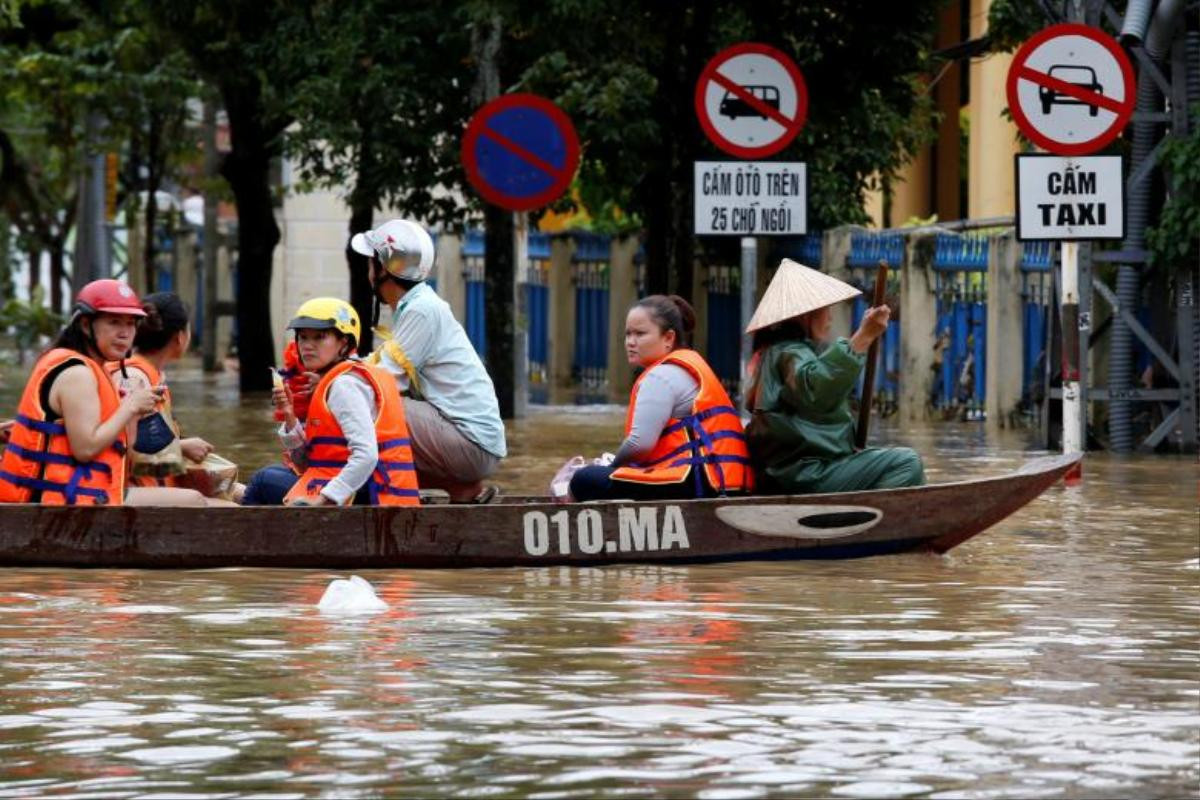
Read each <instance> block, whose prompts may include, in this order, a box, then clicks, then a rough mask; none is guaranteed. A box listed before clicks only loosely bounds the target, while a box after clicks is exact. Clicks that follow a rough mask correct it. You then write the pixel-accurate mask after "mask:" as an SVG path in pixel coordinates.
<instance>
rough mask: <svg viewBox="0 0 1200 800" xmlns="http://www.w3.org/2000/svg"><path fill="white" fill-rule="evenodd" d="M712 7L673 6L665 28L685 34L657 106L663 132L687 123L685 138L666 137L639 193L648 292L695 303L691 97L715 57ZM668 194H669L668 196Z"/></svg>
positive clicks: (696, 147)
mask: <svg viewBox="0 0 1200 800" xmlns="http://www.w3.org/2000/svg"><path fill="white" fill-rule="evenodd" d="M711 6H712V4H711V2H705V1H703V0H702V1H701V2H697V3H695V4H694V5H693V6H692V7H691V8H690V9H689V8H688V7H687V6H670V7H669V8H670V9H671V10H669V11H667V12H666V13H667V14H668V15H669V16H668V18H667V19H664V21H663V24H664V25H666V26H667V27H668V28H669V29H670V30H675V31H679V32H680V34H681V35H680V37H679V39H678V42H677V44H676V45H675V46H674V49H673V50H672V51H671V52H670V53H668V54H666V56H665V57H664V62H663V69H662V71H661V72H660V74H659V81H658V88H657V91H656V92H655V101H654V107H655V108H656V109H657V110H658V119H659V125H660V128H661V129H662V130H663V131H671V130H674V129H675V128H676V127H678V122H677V121H678V120H679V119H688V120H690V124H689V125H688V133H687V135H686V136H684V137H678V136H663V137H662V138H661V140H660V142H661V145H660V147H659V154H658V157H657V158H656V159H655V160H654V168H653V170H652V171H651V172H649V173H647V175H646V178H645V180H643V181H642V182H641V184H640V186H639V190H640V193H641V195H642V196H643V198H645V202H644V203H643V207H644V208H646V209H647V213H646V292H647V293H648V294H666V293H669V292H674V293H676V294H678V295H681V296H682V297H684V298H686V299H688V300H689V301H690V300H691V299H692V272H693V264H692V261H693V257H694V251H695V236H694V234H693V232H692V202H693V199H692V192H693V187H692V180H693V176H692V162H694V161H696V160H697V159H698V158H699V157H700V153H701V149H700V144H701V135H700V125H699V122H698V121H697V120H696V113H695V110H694V108H693V101H692V97H693V95H694V93H695V81H696V76H697V75H699V74H700V71H701V69H703V67H704V63H705V62H706V61H707V60H708V58H709V57H711V56H712V53H710V52H709V49H710V48H709V44H708V34H709V29H710V28H711V27H712V7H711ZM664 190H665V191H664Z"/></svg>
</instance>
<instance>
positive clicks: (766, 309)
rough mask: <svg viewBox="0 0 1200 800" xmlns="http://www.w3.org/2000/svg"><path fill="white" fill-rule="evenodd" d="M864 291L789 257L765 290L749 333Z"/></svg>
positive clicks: (748, 329)
mask: <svg viewBox="0 0 1200 800" xmlns="http://www.w3.org/2000/svg"><path fill="white" fill-rule="evenodd" d="M860 294H862V292H860V291H859V290H858V289H855V288H854V287H853V286H851V285H850V284H848V283H845V282H843V281H839V280H838V279H837V278H833V277H830V276H829V275H826V274H825V273H823V272H817V271H816V270H815V269H811V268H809V267H806V266H804V265H803V264H797V263H796V262H795V261H792V260H791V259H790V258H785V259H784V260H783V261H782V262H780V264H779V269H778V270H777V271H776V272H775V277H774V278H771V285H770V286H768V287H767V291H766V292H765V293H764V294H763V298H762V300H760V301H759V303H758V308H756V309H754V316H753V317H751V318H750V324H749V325H747V326H746V333H754V332H755V331H756V330H759V329H760V328H765V327H767V326H768V325H774V324H775V323H776V322H782V321H783V320H785V319H791V318H792V317H797V316H799V315H801V314H807V313H808V312H809V311H816V310H817V309H818V308H824V307H825V306H831V305H833V304H834V303H840V302H842V301H843V300H849V299H850V298H851V297H855V296H857V295H860Z"/></svg>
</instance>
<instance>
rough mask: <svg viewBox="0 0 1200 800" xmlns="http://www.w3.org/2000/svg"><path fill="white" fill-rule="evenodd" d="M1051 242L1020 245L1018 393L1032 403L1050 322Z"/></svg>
mask: <svg viewBox="0 0 1200 800" xmlns="http://www.w3.org/2000/svg"><path fill="white" fill-rule="evenodd" d="M1053 268H1054V246H1053V243H1052V242H1025V243H1024V244H1022V246H1021V310H1022V320H1021V397H1022V400H1023V401H1024V402H1025V403H1026V405H1031V400H1032V397H1033V388H1034V387H1035V386H1039V385H1040V384H1041V382H1042V370H1043V369H1045V360H1044V359H1045V350H1046V326H1047V325H1048V324H1049V322H1050V306H1051V304H1052V303H1054V302H1055V298H1054V297H1053V296H1052V285H1053V283H1052V270H1053Z"/></svg>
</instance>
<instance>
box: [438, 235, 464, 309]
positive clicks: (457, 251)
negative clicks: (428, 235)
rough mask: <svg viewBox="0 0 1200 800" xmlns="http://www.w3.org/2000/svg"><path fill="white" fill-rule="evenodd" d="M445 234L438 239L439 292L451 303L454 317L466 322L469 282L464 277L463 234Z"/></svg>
mask: <svg viewBox="0 0 1200 800" xmlns="http://www.w3.org/2000/svg"><path fill="white" fill-rule="evenodd" d="M465 235H466V233H465V232H464V233H463V235H462V236H451V235H449V234H443V235H442V236H439V237H438V240H437V260H436V262H435V263H436V264H437V272H436V273H435V274H434V278H435V279H436V280H437V293H438V295H439V296H441V298H442V299H443V300H445V301H446V302H447V303H449V304H450V310H451V311H453V312H454V318H455V319H457V320H458V321H459V322H461V323H463V324H466V321H467V282H466V280H465V279H464V278H463V270H464V269H466V266H465V264H464V263H463V257H462V248H463V236H465Z"/></svg>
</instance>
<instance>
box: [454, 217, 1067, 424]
mask: <svg viewBox="0 0 1200 800" xmlns="http://www.w3.org/2000/svg"><path fill="white" fill-rule="evenodd" d="M912 233H913V232H912V231H904V230H889V231H867V230H861V229H860V230H854V231H839V232H835V233H834V234H832V235H833V236H834V238H833V239H830V238H829V237H828V236H824V235H822V234H820V233H814V234H810V235H807V236H802V237H788V238H779V239H773V240H766V241H767V245H766V248H765V253H764V254H763V258H762V259H761V260H760V264H759V267H760V281H759V288H760V289H761V288H762V287H763V286H765V284H766V282H767V281H768V280H769V277H770V275H771V273H772V272H773V267H774V266H775V265H776V264H778V262H779V260H780V259H781V258H783V257H787V258H792V259H794V260H797V261H800V262H801V263H804V264H806V265H809V266H812V267H814V268H820V269H822V270H824V271H826V272H830V273H831V274H834V275H836V276H837V277H839V278H841V279H843V280H846V281H848V282H850V283H852V284H854V285H856V286H857V287H858V288H860V289H861V290H862V292H863V294H862V295H861V296H859V297H858V298H856V299H855V301H854V302H853V303H852V304H851V306H850V308H849V309H848V310H849V317H850V319H849V320H848V321H849V322H850V324H851V325H852V326H853V327H856V326H857V325H858V324H859V322H860V321H861V319H862V315H863V314H864V313H865V311H866V308H867V306H868V304H869V302H870V296H871V293H872V291H873V287H874V283H875V273H876V270H877V269H878V266H879V264H880V262H886V263H887V264H888V267H889V278H888V282H887V292H886V295H887V297H886V300H887V302H888V304H889V305H890V306H891V307H892V309H893V320H894V321H895V323H896V324H893V325H891V326H889V328H888V331H887V333H886V334H885V336H884V338H883V340H882V343H881V344H882V347H881V348H880V351H881V352H880V368H879V369H878V370H877V371H876V378H875V380H876V385H875V392H874V397H875V403H876V404H877V407H878V409H879V411H880V412H881V413H883V414H890V413H892V412H894V411H896V410H897V408H898V407H900V405H901V404H902V403H903V402H910V403H912V402H921V403H923V404H924V405H925V406H927V407H928V408H930V409H932V410H934V411H935V412H938V415H939V416H942V417H945V418H959V419H967V420H977V419H983V418H985V416H986V415H987V413H988V411H989V409H988V408H987V403H988V399H987V398H988V386H989V380H990V378H989V371H990V370H992V369H994V368H996V366H995V365H993V364H989V363H988V339H989V335H1002V336H1004V337H1007V338H1006V339H1005V341H1006V348H1005V349H1004V351H1003V352H1004V353H1005V355H1004V356H1002V358H1003V359H1004V361H1005V363H1004V365H1003V368H1004V370H1005V371H1008V370H1011V369H1014V368H1015V365H1016V364H1017V363H1019V369H1020V378H1019V385H1020V393H1021V401H1022V402H1023V403H1031V402H1033V401H1034V400H1036V399H1037V395H1038V392H1040V389H1041V387H1042V386H1043V384H1044V381H1045V377H1046V376H1045V372H1046V369H1047V364H1046V347H1047V341H1048V328H1049V326H1050V325H1051V323H1052V320H1053V317H1052V306H1053V303H1054V297H1053V294H1054V291H1055V289H1054V283H1053V265H1054V260H1055V257H1056V249H1055V248H1054V247H1053V245H1051V244H1049V243H1029V244H1027V245H1025V246H1023V247H1021V246H1019V245H1016V244H1015V243H1013V244H1011V245H1007V246H1006V247H1008V249H1009V250H1011V252H1012V253H1013V254H1015V258H1016V260H1015V261H1014V262H1013V263H1011V264H1009V265H1008V266H1006V267H1004V268H1005V269H1007V270H1009V272H1008V273H1007V274H1010V275H1012V276H1013V277H1012V278H1011V286H1012V287H1014V288H1013V289H1012V292H1017V291H1019V294H1020V297H1019V299H1017V298H1015V297H1014V299H1013V301H1012V303H1013V305H1012V306H1011V307H1012V308H1013V309H1017V308H1019V310H1020V311H1019V320H1018V321H1017V322H1015V323H1012V321H1011V320H1009V319H1003V320H1001V321H1000V323H1001V329H1003V333H1000V334H996V333H995V331H996V330H999V329H997V327H996V325H997V321H995V320H991V319H989V301H990V300H991V298H990V297H989V293H990V292H991V291H992V289H993V287H990V286H989V268H991V269H997V268H999V267H998V266H997V264H995V263H993V262H994V261H995V259H996V258H1000V257H1005V258H1013V257H1014V256H1006V255H1003V252H1008V251H1007V250H1006V251H1002V255H1001V256H996V255H995V252H994V242H995V241H996V240H997V237H1005V236H1009V237H1010V236H1011V234H1009V233H1007V232H967V233H964V234H957V233H950V232H941V233H937V234H933V233H931V232H928V231H925V232H922V233H923V236H924V238H923V240H922V241H923V243H922V245H921V247H922V248H924V250H923V252H924V253H925V255H924V256H921V257H920V258H921V261H920V264H921V266H920V267H919V270H920V271H921V273H922V274H924V275H926V276H927V278H925V279H924V280H925V283H918V284H914V285H919V286H920V287H921V288H919V289H916V290H914V289H912V288H911V287H908V286H907V283H906V281H905V279H904V274H905V270H908V269H913V268H914V267H913V266H912V265H911V264H910V263H909V261H910V260H911V259H913V258H917V256H916V255H914V253H915V250H914V248H913V242H914V241H915V240H914V239H913V238H912ZM838 236H841V237H843V238H842V239H838V238H837V237H838ZM557 240H565V241H566V242H567V244H569V247H567V248H563V249H562V250H561V251H559V250H555V245H554V244H553V242H554V241H557ZM462 241H463V243H462V267H461V269H462V276H463V283H464V295H465V297H464V300H463V316H464V324H465V327H466V329H467V333H468V336H469V338H470V340H471V342H472V344H473V345H474V346H475V347H476V349H477V350H478V351H479V352H480V353H483V352H484V351H485V350H486V346H487V340H486V332H485V320H486V313H487V310H486V306H485V291H484V265H483V261H484V259H483V236H482V234H481V233H480V232H479V231H469V232H468V233H467V234H466V235H465V237H464V238H463V240H462ZM831 242H832V244H831ZM838 242H840V244H839V243H838ZM615 247H616V245H615V243H614V242H613V241H612V240H611V239H610V238H609V237H606V236H600V235H597V234H592V233H582V232H572V233H569V234H558V235H555V236H549V235H546V234H536V233H535V234H532V235H531V236H530V238H529V243H528V253H529V257H528V261H527V262H526V263H525V264H524V265H518V266H517V270H518V274H519V275H521V276H522V277H521V282H522V284H523V287H522V297H521V300H522V303H521V304H522V306H523V309H522V311H523V323H524V327H525V330H526V332H527V339H528V351H527V356H528V376H529V386H530V399H531V400H532V401H533V402H546V401H548V400H549V399H551V398H552V397H555V396H556V397H557V399H559V400H562V399H564V395H562V394H561V393H560V394H558V395H555V394H554V392H553V389H555V387H558V388H560V389H565V391H567V393H568V394H567V395H566V397H569V398H573V399H574V400H575V401H576V402H610V401H621V400H623V399H624V397H626V396H627V395H626V394H625V391H626V388H627V386H628V380H627V377H628V375H627V374H628V372H629V369H628V366H627V365H626V364H625V359H624V358H623V353H622V352H621V351H620V345H619V342H620V333H621V331H620V329H619V328H616V329H614V328H615V326H618V325H620V324H621V320H623V319H624V308H625V306H626V305H627V304H628V303H629V302H631V301H632V299H633V298H636V297H638V296H640V295H641V294H642V292H643V290H642V284H643V278H642V271H641V270H642V266H640V260H639V262H638V264H639V266H637V267H635V268H634V271H633V272H632V273H631V272H630V269H629V265H628V263H627V259H626V263H625V265H624V266H623V267H621V268H620V269H617V268H616V267H615V263H616V262H615V261H614V257H615V256H614V254H615V252H616V250H615ZM628 252H630V251H628V250H627V251H626V256H627V255H628ZM556 276H558V277H556ZM618 276H619V277H618ZM695 280H696V283H695V284H694V291H693V293H692V294H693V298H695V300H696V303H695V305H696V306H697V308H698V309H700V319H699V320H698V329H699V330H698V331H697V334H698V335H697V337H696V347H697V348H698V349H699V350H701V352H702V353H703V354H704V355H705V357H706V358H707V359H708V361H709V363H710V364H711V365H712V367H713V370H714V372H716V373H717V375H718V376H719V377H720V378H721V382H722V384H723V385H724V386H725V387H726V389H727V390H728V391H729V392H730V394H731V396H733V397H735V398H736V397H737V394H738V390H739V388H740V387H739V384H740V380H741V347H742V340H743V328H744V325H745V320H744V319H742V309H741V302H742V301H741V285H742V271H741V267H740V264H736V263H728V262H725V261H720V260H717V261H715V262H713V263H699V262H698V263H697V265H696V274H695ZM614 282H615V283H614ZM912 291H918V292H920V293H923V294H924V296H925V297H926V298H928V299H927V300H926V301H924V302H925V305H924V306H922V304H921V302H917V303H916V304H915V305H913V304H912V303H911V297H910V300H909V301H908V302H905V301H904V299H903V295H904V294H905V292H910V293H911V292H912ZM1003 291H1004V292H1006V293H1007V292H1009V291H1010V290H1009V289H1008V288H1007V285H1006V288H1005V289H1004V290H1003ZM614 303H616V305H619V306H620V308H615V307H614ZM926 307H927V309H928V311H926V310H925V308H926ZM905 309H907V310H905ZM914 309H915V310H914ZM618 312H620V313H619V314H618ZM904 313H908V314H909V315H910V316H912V317H913V318H911V319H905V317H904ZM914 314H915V316H913V315H914ZM1003 316H1005V317H1011V316H1013V314H1008V313H1006V314H1005V315H1003ZM556 320H557V321H556ZM1010 323H1011V324H1012V325H1013V327H1012V328H1011V329H1010V328H1008V327H1005V326H1008V325H1010ZM849 332H850V331H842V332H841V333H844V334H848V333H849ZM1018 338H1019V342H1018V341H1016V340H1017V339H1018ZM1008 339H1012V340H1013V341H1012V342H1011V343H1007V342H1008ZM921 352H924V353H925V356H924V358H925V361H922V362H921V363H929V364H930V365H931V366H930V367H929V369H928V370H927V371H926V370H925V368H924V367H922V368H921V369H920V370H918V371H917V372H916V373H914V372H912V371H911V370H910V371H909V372H907V373H906V371H905V370H906V366H905V365H906V363H909V362H912V361H913V359H914V353H916V354H917V355H918V356H920V353H921ZM996 352H997V351H996V350H995V349H993V357H997V356H996V355H995V354H996ZM1018 352H1019V353H1020V356H1019V362H1017V361H1011V360H1010V357H1009V356H1008V355H1007V354H1008V353H1011V354H1012V356H1011V358H1012V359H1016V358H1017V353H1018ZM556 354H557V355H556ZM906 354H907V355H906ZM906 359H907V361H906ZM917 361H921V359H920V358H917ZM914 380H917V381H919V382H921V385H922V387H923V388H922V390H921V391H922V394H920V395H919V396H918V397H913V396H909V397H908V398H907V401H906V400H905V396H906V392H905V385H906V384H907V383H910V382H912V381H914ZM1012 380H1014V381H1015V380H1016V376H1015V375H1013V378H1012ZM910 390H911V386H910ZM910 394H911V391H910Z"/></svg>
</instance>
